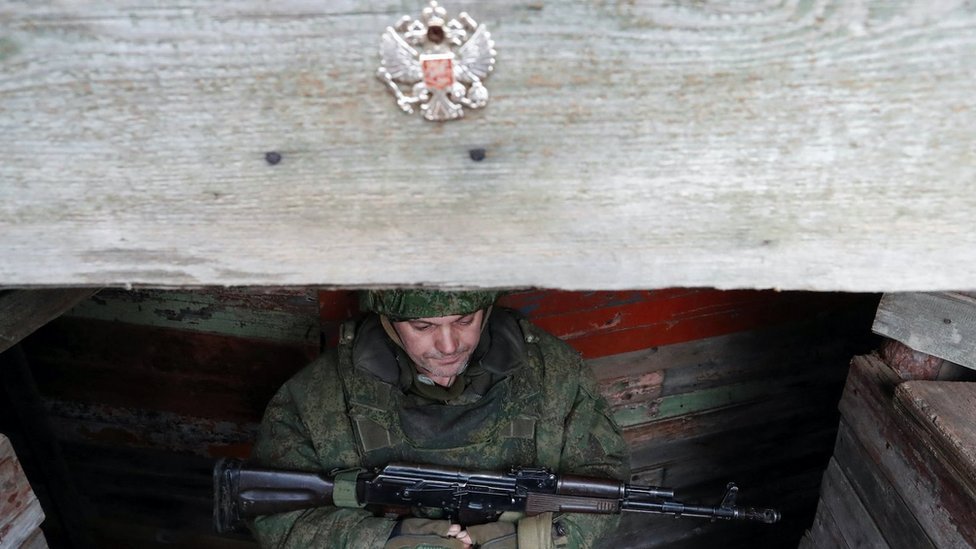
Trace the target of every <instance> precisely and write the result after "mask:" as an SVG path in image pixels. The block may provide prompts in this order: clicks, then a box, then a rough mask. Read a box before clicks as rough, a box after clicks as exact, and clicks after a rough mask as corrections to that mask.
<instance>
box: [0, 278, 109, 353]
mask: <svg viewBox="0 0 976 549" xmlns="http://www.w3.org/2000/svg"><path fill="white" fill-rule="evenodd" d="M93 293H95V290H93V289H90V288H81V289H60V290H10V291H6V292H2V293H0V353H2V352H4V351H6V350H7V349H9V348H10V347H12V346H13V345H15V344H16V343H17V342H18V341H20V340H21V339H24V338H25V337H27V336H29V335H30V334H31V333H33V332H34V330H36V329H38V328H40V327H41V326H43V325H45V324H47V323H48V322H50V321H51V320H54V319H55V318H57V317H59V316H61V314H63V313H64V312H65V311H67V310H68V309H70V308H72V307H74V306H75V305H77V304H78V303H80V302H81V301H83V300H85V299H87V298H88V297H91V295H92V294H93Z"/></svg>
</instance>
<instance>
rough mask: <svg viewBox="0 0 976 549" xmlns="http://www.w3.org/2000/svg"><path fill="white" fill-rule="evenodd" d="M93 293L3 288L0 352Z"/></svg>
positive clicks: (87, 290)
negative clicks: (5, 290)
mask: <svg viewBox="0 0 976 549" xmlns="http://www.w3.org/2000/svg"><path fill="white" fill-rule="evenodd" d="M0 223H2V222H0ZM93 293H95V290H91V289H63V290H13V291H7V292H0V353H2V352H4V351H6V350H7V349H9V348H10V347H12V346H13V345H15V344H16V343H17V342H19V341H20V340H22V339H24V338H25V337H27V336H28V335H30V334H31V333H33V332H34V330H36V329H38V328H40V327H41V326H43V325H45V324H47V323H48V322H50V321H51V320H54V319H55V318H57V317H59V316H61V315H62V314H64V312H65V311H67V310H68V309H71V308H72V307H74V306H75V305H77V304H78V303H79V302H81V301H83V300H84V299H86V298H88V297H89V296H91V295H92V294H93Z"/></svg>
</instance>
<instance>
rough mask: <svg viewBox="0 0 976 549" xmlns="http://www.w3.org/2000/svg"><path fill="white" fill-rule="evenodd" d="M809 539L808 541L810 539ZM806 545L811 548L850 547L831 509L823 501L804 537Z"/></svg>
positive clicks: (843, 548)
mask: <svg viewBox="0 0 976 549" xmlns="http://www.w3.org/2000/svg"><path fill="white" fill-rule="evenodd" d="M808 539H809V541H806V540H808ZM804 542H805V545H801V548H802V547H810V548H811V549H849V546H848V545H847V542H846V541H844V538H843V537H841V536H840V530H839V529H838V528H837V522H836V521H835V520H834V516H833V515H832V514H831V512H830V509H829V508H828V507H827V505H826V504H824V502H823V501H821V502H820V505H819V506H818V507H817V514H816V516H815V517H814V519H813V525H812V526H811V527H810V532H809V533H808V535H807V536H806V537H805V538H804Z"/></svg>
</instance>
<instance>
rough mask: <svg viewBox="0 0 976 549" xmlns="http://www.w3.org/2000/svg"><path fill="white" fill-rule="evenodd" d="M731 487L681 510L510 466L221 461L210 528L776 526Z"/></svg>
mask: <svg viewBox="0 0 976 549" xmlns="http://www.w3.org/2000/svg"><path fill="white" fill-rule="evenodd" d="M737 494H738V488H737V487H736V486H735V485H734V484H732V483H730V484H729V486H728V488H727V491H726V494H725V497H724V498H723V500H722V503H721V504H720V505H719V506H716V507H709V506H699V505H686V504H684V503H681V502H679V501H675V500H674V491H673V490H671V489H669V488H661V487H657V486H641V485H633V484H626V483H623V482H620V481H617V480H612V479H603V478H595V477H583V476H576V475H557V474H555V473H552V472H551V471H549V470H548V469H544V468H531V467H516V468H513V469H512V470H511V471H509V472H506V473H500V472H494V471H468V470H463V469H457V468H451V467H441V466H432V465H431V466H428V465H413V464H398V463H393V464H390V465H387V466H386V467H383V468H382V469H376V470H373V471H365V470H350V471H344V472H342V473H340V474H338V475H336V474H335V473H333V474H332V475H322V474H319V473H311V472H300V471H282V470H275V469H266V468H260V467H250V466H246V465H245V464H244V463H243V462H242V461H241V460H238V459H226V458H225V459H221V460H219V461H218V462H217V463H216V465H215V466H214V528H215V529H216V530H217V532H220V533H225V532H230V531H235V530H239V529H240V526H241V524H242V523H243V521H244V520H246V519H249V518H254V517H257V516H260V515H270V514H275V513H284V512H288V511H295V510H299V509H308V508H312V507H320V506H326V505H335V506H338V507H367V508H373V509H377V508H380V509H388V508H391V507H392V508H399V509H410V510H412V511H413V513H414V514H415V515H417V516H425V517H428V518H447V519H449V520H452V521H455V522H459V523H460V524H462V525H465V526H467V525H471V524H480V523H485V522H491V521H494V520H497V519H498V517H499V516H501V514H502V513H505V512H510V511H515V512H519V513H523V514H526V515H536V514H540V513H544V512H547V511H552V512H557V513H558V512H568V513H599V514H615V513H620V512H624V511H627V512H640V513H659V514H668V515H674V516H693V517H704V518H710V519H728V520H732V519H736V520H751V521H759V522H765V523H773V522H777V521H779V519H780V514H779V512H778V511H776V510H774V509H755V508H751V507H737V506H736V505H735V498H736V495H737Z"/></svg>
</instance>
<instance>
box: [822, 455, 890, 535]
mask: <svg viewBox="0 0 976 549" xmlns="http://www.w3.org/2000/svg"><path fill="white" fill-rule="evenodd" d="M820 497H821V501H822V502H824V504H825V505H826V506H827V508H828V509H830V511H831V515H833V517H834V520H835V522H836V524H837V529H838V531H839V532H840V534H841V536H843V538H844V540H845V541H846V542H847V545H848V546H850V547H863V548H864V549H889V547H890V546H889V545H888V542H887V541H885V538H884V536H882V535H881V532H880V531H879V530H878V526H877V525H876V524H875V523H874V520H873V519H872V518H871V515H870V514H869V513H868V510H867V509H866V508H865V507H864V503H862V502H861V500H860V499H859V498H858V497H857V493H856V492H854V488H853V487H852V486H851V483H850V481H849V480H848V479H847V477H845V476H844V472H843V471H841V469H840V466H839V465H837V461H836V460H835V459H833V458H831V460H830V464H829V465H828V466H827V472H826V473H824V478H823V485H822V487H821V489H820Z"/></svg>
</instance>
